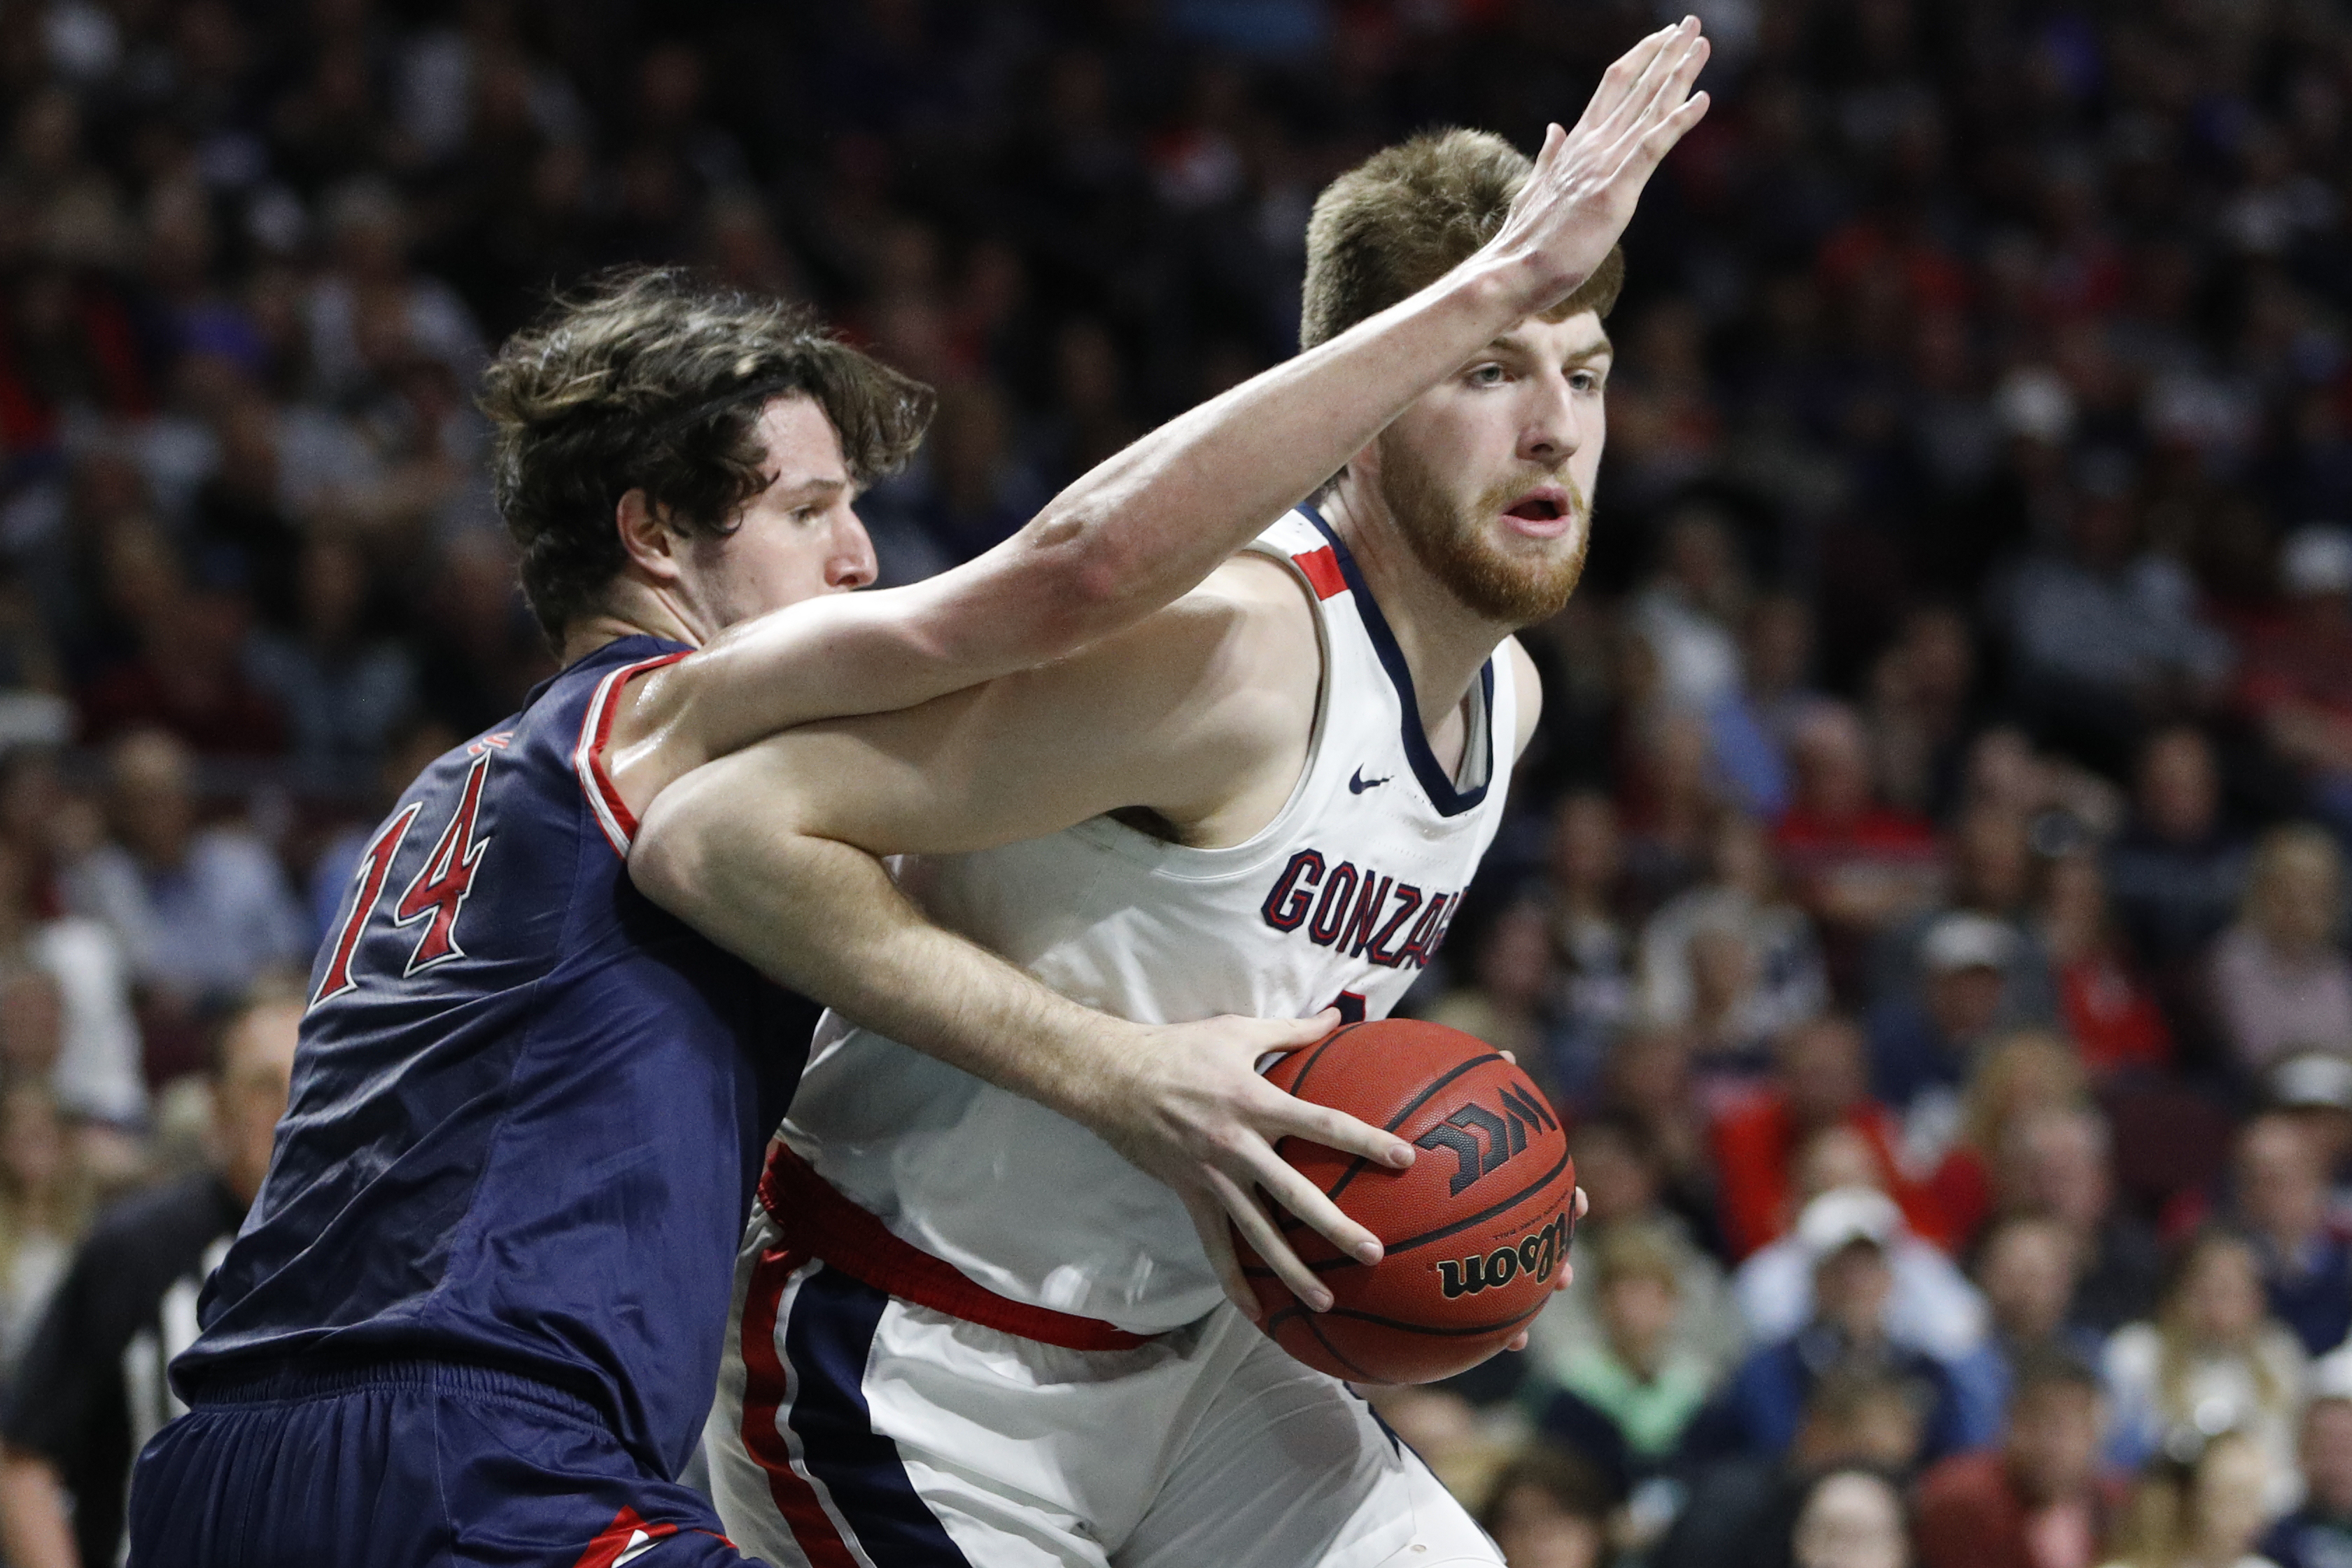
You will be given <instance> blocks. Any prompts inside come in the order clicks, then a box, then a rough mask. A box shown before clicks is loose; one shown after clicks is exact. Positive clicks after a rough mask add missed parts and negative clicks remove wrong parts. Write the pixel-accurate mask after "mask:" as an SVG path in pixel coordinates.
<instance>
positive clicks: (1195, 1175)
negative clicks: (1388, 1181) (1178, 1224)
mask: <svg viewBox="0 0 2352 1568" xmlns="http://www.w3.org/2000/svg"><path fill="white" fill-rule="evenodd" d="M1338 1027H1339V1014H1338V1013H1337V1012H1336V1011H1329V1010H1327V1011H1325V1012H1323V1013H1321V1014H1319V1015H1318V1016H1317V1017H1315V1018H1311V1019H1297V1020H1290V1019H1276V1020H1268V1019H1246V1018H1216V1019H1203V1020H1202V1021H1201V1022H1199V1023H1184V1024H1157V1025H1138V1026H1135V1034H1136V1037H1137V1038H1136V1039H1135V1040H1133V1041H1132V1042H1131V1044H1130V1046H1129V1049H1126V1050H1122V1051H1120V1052H1119V1053H1118V1055H1117V1056H1115V1057H1107V1058H1105V1059H1104V1061H1103V1064H1102V1067H1101V1068H1100V1070H1099V1071H1098V1072H1097V1075H1096V1077H1095V1079H1094V1081H1093V1082H1091V1083H1090V1084H1088V1085H1087V1086H1086V1087H1085V1089H1084V1090H1083V1091H1082V1092H1081V1094H1080V1099H1081V1102H1082V1103H1078V1104H1076V1105H1074V1106H1071V1107H1069V1108H1068V1109H1069V1112H1070V1113H1071V1114H1072V1115H1073V1116H1074V1117H1075V1118H1076V1120H1077V1121H1079V1122H1081V1123H1083V1124H1085V1125H1086V1126H1087V1127H1088V1128H1089V1129H1091V1130H1092V1131H1093V1132H1094V1133H1095V1134H1096V1135H1097V1136H1098V1137H1100V1138H1101V1139H1102V1140H1103V1141H1104V1142H1106V1143H1108V1145H1110V1146H1111V1147H1112V1148H1114V1149H1117V1150H1118V1152H1119V1153H1120V1154H1121V1155H1125V1156H1126V1157H1127V1158H1128V1159H1129V1160H1130V1161H1132V1162H1133V1163H1134V1164H1135V1165H1137V1166H1139V1167H1141V1168H1142V1169H1143V1171H1144V1172H1145V1173H1146V1174H1148V1175H1150V1176H1154V1177H1156V1178H1157V1179H1159V1180H1160V1181H1161V1182H1164V1183H1166V1184H1167V1185H1168V1186H1171V1187H1173V1188H1174V1189H1175V1191H1176V1196H1177V1197H1181V1198H1182V1199H1183V1200H1184V1208H1185V1211H1186V1212H1187V1213H1189V1214H1190V1215H1191V1216H1192V1226H1193V1228H1194V1229H1196V1230H1198V1231H1199V1232H1200V1234H1201V1245H1202V1249H1205V1250H1206V1251H1207V1253H1208V1254H1209V1261H1210V1262H1211V1263H1212V1264H1213V1265H1214V1266H1215V1268H1216V1270H1217V1278H1218V1280H1219V1281H1220V1282H1222V1283H1223V1286H1224V1288H1225V1295H1226V1297H1227V1298H1228V1299H1229V1300H1231V1301H1233V1303H1234V1306H1236V1307H1238V1308H1240V1309H1241V1310H1242V1311H1243V1312H1244V1313H1246V1314H1247V1315H1248V1316H1249V1318H1250V1320H1251V1321H1252V1322H1257V1321H1259V1320H1261V1319H1262V1318H1263V1317H1264V1316H1265V1313H1264V1312H1263V1311H1262V1310H1261V1309H1260V1308H1259V1306H1258V1304H1257V1297H1256V1294H1255V1292H1254V1291H1251V1289H1250V1287H1249V1283H1248V1281H1245V1280H1244V1279H1243V1278H1242V1270H1241V1264H1240V1262H1239V1261H1238V1260H1236V1258H1235V1257H1234V1246H1233V1239H1232V1231H1231V1230H1230V1229H1229V1228H1228V1224H1229V1223H1230V1225H1231V1226H1232V1227H1233V1228H1237V1229H1239V1230H1240V1231H1241V1233H1242V1235H1243V1236H1244V1237H1246V1238H1247V1239H1248V1240H1249V1244H1250V1245H1251V1246H1252V1247H1254V1248H1255V1249H1257V1254H1258V1256H1259V1257H1261V1258H1263V1259H1265V1261H1266V1264H1267V1265H1268V1266H1269V1267H1270V1268H1272V1269H1273V1270H1275V1272H1276V1273H1277V1274H1279V1275H1280V1276H1281V1277H1282V1281H1283V1283H1284V1284H1286V1285H1287V1286H1289V1287H1290V1291H1291V1293H1292V1294H1293V1295H1296V1296H1297V1298H1298V1299H1299V1300H1300V1301H1304V1302H1306V1303H1307V1306H1309V1307H1311V1308H1313V1309H1314V1310H1315V1311H1317V1312H1321V1311H1323V1310H1324V1309H1325V1308H1327V1307H1328V1306H1329V1305H1330V1304H1331V1293H1330V1291H1328V1290H1326V1289H1325V1288H1324V1287H1323V1284H1322V1281H1319V1280H1318V1279H1317V1278H1316V1277H1315V1275H1314V1274H1313V1273H1312V1272H1311V1271H1310V1270H1308V1269H1307V1266H1306V1265H1305V1264H1304V1263H1301V1262H1300V1261H1299V1260H1298V1255H1297V1253H1296V1252H1293V1251H1292V1250H1291V1249H1290V1247H1289V1244H1288V1243H1287V1242H1286V1241H1284V1240H1283V1239H1282V1233H1281V1232H1280V1231H1279V1230H1277V1229H1276V1228H1275V1224H1274V1221H1273V1219H1272V1218H1270V1217H1269V1216H1268V1215H1267V1214H1266V1211H1265V1208H1264V1207H1261V1206H1260V1205H1259V1203H1258V1201H1257V1198H1256V1197H1255V1194H1256V1193H1257V1192H1258V1191H1260V1190H1263V1191H1264V1192H1265V1195H1266V1196H1267V1197H1271V1198H1272V1199H1273V1200H1274V1201H1275V1202H1276V1203H1278V1204H1280V1205H1281V1206H1282V1207H1284V1208H1286V1209H1288V1210H1289V1211H1290V1212H1291V1213H1292V1214H1294V1215H1297V1217H1298V1218H1299V1219H1300V1220H1302V1221H1304V1222H1305V1223H1306V1225H1307V1227H1308V1228H1310V1229H1312V1230H1314V1231H1315V1232H1317V1233H1318V1235H1320V1236H1322V1237H1323V1239H1325V1240H1327V1241H1328V1242H1330V1243H1331V1245H1332V1246H1334V1247H1337V1248H1338V1249H1339V1250H1340V1251H1342V1252H1345V1253H1347V1254H1349V1256H1351V1257H1355V1258H1358V1259H1360V1260H1363V1261H1364V1262H1367V1263H1376V1262H1378V1261H1379V1260H1380V1257H1381V1244H1380V1241H1379V1239H1378V1238H1376V1237H1374V1236H1373V1235H1372V1233H1371V1232H1370V1231H1369V1230H1367V1229H1365V1228H1363V1227H1362V1226H1360V1225H1359V1224H1357V1223H1356V1222H1355V1221H1354V1220H1352V1219H1350V1218H1348V1217H1347V1216H1346V1215H1345V1214H1342V1213H1341V1212H1340V1211H1339V1206H1338V1205H1337V1204H1335V1203H1333V1202H1332V1201H1331V1200H1330V1199H1329V1198H1328V1197H1324V1196H1323V1194H1322V1192H1321V1191H1320V1190H1318V1188H1317V1187H1316V1186H1315V1184H1314V1183H1313V1182H1310V1181H1308V1180H1307V1178H1306V1177H1305V1176H1300V1175H1299V1174H1298V1173H1297V1171H1296V1170H1294V1169H1292V1168H1291V1166H1290V1165H1289V1163H1288V1162H1287V1161H1286V1160H1284V1159H1283V1157H1282V1156H1281V1155H1277V1154H1276V1153H1275V1150H1274V1145H1276V1143H1277V1142H1279V1141H1280V1140H1282V1139H1284V1138H1306V1139H1308V1140H1309V1141H1311V1142H1314V1143H1318V1144H1325V1145H1329V1146H1330V1147H1332V1148H1335V1149H1338V1150H1339V1152H1340V1153H1342V1154H1349V1155H1361V1156H1363V1157H1364V1158H1365V1159H1368V1160H1370V1161H1373V1162H1374V1163H1376V1164H1378V1165H1381V1166H1387V1167H1389V1168H1390V1169H1391V1170H1402V1169H1403V1168H1404V1167H1405V1166H1409V1165H1411V1164H1412V1157H1413V1151H1412V1145H1410V1144H1408V1143H1406V1142H1405V1141H1404V1140H1403V1139H1402V1138H1400V1137H1397V1136H1395V1135H1394V1134H1390V1133H1385V1132H1382V1131H1381V1129H1380V1128H1378V1127H1373V1126H1368V1125H1367V1124H1364V1123H1362V1122H1359V1121H1357V1120H1356V1119H1355V1118H1354V1117H1353V1116H1349V1115H1347V1114H1344V1113H1341V1112H1338V1111H1334V1110H1331V1109H1330V1108H1329V1107H1328V1106H1323V1105H1318V1104H1315V1103H1312V1102H1310V1101H1306V1100H1301V1099H1298V1098H1297V1097H1296V1096H1295V1095H1291V1094H1286V1093H1285V1092H1283V1091H1281V1090H1279V1089H1277V1088H1276V1087H1275V1086H1274V1085H1273V1084H1271V1083H1268V1082H1266V1081H1265V1079H1264V1078H1262V1077H1260V1076H1259V1075H1258V1071H1257V1063H1258V1061H1259V1060H1260V1059H1261V1058H1263V1057H1265V1055H1266V1054H1267V1053H1269V1052H1275V1051H1297V1050H1299V1049H1301V1048H1303V1047H1306V1046H1309V1045H1312V1044H1314V1043H1315V1042H1316V1041H1317V1040H1321V1039H1322V1038H1323V1037H1324V1036H1325V1035H1328V1034H1329V1033H1330V1032H1331V1031H1332V1030H1334V1029H1336V1028H1338Z"/></svg>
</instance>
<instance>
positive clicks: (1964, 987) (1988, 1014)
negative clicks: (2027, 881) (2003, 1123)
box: [1870, 910, 2019, 1164]
mask: <svg viewBox="0 0 2352 1568" xmlns="http://www.w3.org/2000/svg"><path fill="white" fill-rule="evenodd" d="M2018 946H2019V938H2018V935H2017V932H2016V930H2015V929H2014V928H2013V927H2012V926H2011V925H2009V924H2008V923H2007V922H2005V921H2000V920H1996V919H1994V918H1992V917H1991V916H1990V915H1978V914H1975V913H1972V912H1969V911H1965V910H1956V911H1954V912H1953V913H1951V914H1949V915H1943V916H1941V917H1940V918H1938V919H1937V921H1936V923H1935V924H1934V925H1931V926H1929V927H1928V928H1927V932H1926V934H1925V935H1924V936H1921V937H1920V939H1919V967H1920V968H1921V969H1922V970H1923V971H1924V974H1925V984H1924V986H1923V987H1922V992H1921V996H1920V998H1919V999H1918V1000H1916V1001H1911V1000H1906V999H1904V998H1894V999H1890V1000H1889V1001H1887V1002H1885V1003H1883V1004H1881V1005H1880V1007H1879V1008H1877V1009H1875V1010H1874V1012H1873V1013H1872V1014H1871V1017H1870V1087H1871V1092H1872V1093H1873V1094H1874V1096H1875V1097H1876V1098H1877V1100H1878V1102H1879V1103H1881V1104H1883V1105H1885V1106H1886V1107H1887V1108H1888V1109H1889V1110H1891V1111H1894V1112H1895V1113H1897V1114H1898V1115H1900V1116H1902V1117H1903V1119H1904V1123H1905V1136H1906V1145H1908V1146H1909V1147H1910V1148H1911V1149H1913V1150H1915V1151H1916V1155H1915V1159H1916V1161H1918V1162H1919V1163H1920V1164H1927V1163H1930V1162H1933V1161H1937V1160H1940V1159H1941V1158H1942V1157H1943V1153H1944V1149H1945V1148H1946V1147H1947V1146H1948V1145H1949V1144H1950V1142H1951V1138H1952V1135H1953V1132H1954V1131H1955V1130H1957V1126H1958V1121H1959V1099H1960V1087H1961V1085H1962V1084H1963V1083H1965V1082H1967V1080H1968V1076H1969V1070H1970V1068H1971V1067H1972V1066H1974V1064H1975V1061H1976V1056H1977V1052H1978V1051H1979V1050H1980V1049H1981V1048H1982V1047H1983V1045H1984V1043H1985V1041H1986V1040H1989V1039H1990V1037H1991V1034H1992V1031H1993V1027H1994V1026H1995V1025H1996V1024H1997V1023H1999V1022H2000V1021H2001V992H2002V989H2003V988H2004V987H2005V986H2006V985H2007V983H2008V981H2007V972H2008V970H2009V968H2010V967H2011V964H2012V963H2013V962H2014V961H2015V960H2016V957H2017V952H2018ZM1938 1129H1939V1130H1940V1131H1938Z"/></svg>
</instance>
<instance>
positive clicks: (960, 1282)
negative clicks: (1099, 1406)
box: [760, 1144, 1151, 1351]
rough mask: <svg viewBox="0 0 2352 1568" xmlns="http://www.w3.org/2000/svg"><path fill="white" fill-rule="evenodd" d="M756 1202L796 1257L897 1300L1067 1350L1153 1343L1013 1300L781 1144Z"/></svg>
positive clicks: (771, 1149)
mask: <svg viewBox="0 0 2352 1568" xmlns="http://www.w3.org/2000/svg"><path fill="white" fill-rule="evenodd" d="M760 1204H761V1207H763V1208H765V1209H766V1210H767V1211H768V1215H769V1218H772V1219H773V1220H774V1221H775V1222H776V1229H777V1231H778V1233H779V1234H780V1235H781V1236H782V1239H783V1240H784V1243H785V1245H786V1246H788V1247H790V1248H792V1249H794V1250H795V1251H796V1252H797V1253H798V1254H799V1255H800V1256H801V1257H803V1258H816V1259H821V1260H823V1261H824V1264H825V1266H826V1267H827V1268H830V1269H838V1270H841V1271H842V1272H843V1273H845V1274H846V1275H848V1276H849V1277H850V1278H851V1279H853V1280H856V1281H860V1282H861V1283H864V1284H867V1285H871V1286H873V1287H874V1288H875V1289H876V1290H877V1291H882V1292H884V1293H885V1294H887V1295H892V1296H896V1297H898V1299H899V1300H900V1301H912V1302H914V1303H915V1305H917V1306H919V1307H929V1308H930V1309H931V1310H932V1311H933V1312H945V1313H946V1314H947V1315H948V1316H950V1317H951V1318H961V1320H962V1321H964V1322H968V1323H978V1324H979V1325H980V1326H981V1327H982V1328H989V1329H994V1330H996V1331H997V1332H998V1333H1009V1334H1017V1335H1019V1336H1020V1337H1021V1338H1023V1339H1031V1340H1035V1341H1036V1342H1037V1343H1040V1344H1051V1345H1059V1346H1060V1347H1061V1348H1062V1349H1064V1350H1087V1351H1111V1350H1134V1349H1136V1348H1138V1347H1139V1346H1141V1345H1147V1344H1150V1343H1151V1336H1150V1334H1139V1333H1129V1332H1128V1331H1127V1330H1125V1329H1123V1328H1119V1327H1118V1326H1117V1325H1116V1324H1112V1323H1107V1322H1099V1321H1097V1319H1094V1318H1082V1317H1079V1316H1077V1315H1076V1314H1075V1313H1071V1312H1055V1310H1054V1309H1053V1308H1051V1307H1040V1306H1034V1305H1032V1304H1031V1303H1029V1302H1027V1301H1013V1300H1011V1299H1009V1298H1007V1297H1004V1296H1000V1295H998V1294H997V1293H996V1292H995V1291H992V1290H990V1289H988V1288H987V1287H986V1286H984V1285H982V1284H980V1283H979V1282H978V1281H973V1280H970V1279H967V1278H965V1277H964V1276H963V1275H962V1274H961V1273H959V1272H958V1271H957V1270H956V1267H955V1265H954V1264H952V1263H950V1262H948V1261H947V1260H945V1259H943V1258H934V1257H932V1256H931V1255H930V1254H929V1253H928V1252H926V1251H924V1250H923V1249H921V1248H919V1247H917V1246H916V1245H914V1243H912V1242H910V1241H906V1240H902V1239H900V1238H898V1237H897V1236H894V1235H892V1234H891V1233H890V1229H889V1228H888V1227H887V1226H886V1225H884V1224H883V1223H882V1221H881V1220H879V1219H877V1218H875V1217H874V1216H873V1215H871V1214H869V1213H867V1212H866V1210H864V1209H862V1208H860V1207H857V1205H856V1204H855V1203H852V1202H851V1201H850V1200H849V1199H848V1198H847V1197H844V1196H843V1195H842V1194H841V1192H840V1191H839V1190H838V1189H837V1188H835V1186H833V1184H832V1183H830V1182H828V1181H826V1180H825V1179H824V1177H823V1176H819V1175H817V1174H816V1172H815V1171H814V1170H813V1169H812V1168H810V1166H809V1164H808V1162H807V1161H805V1160H803V1159H802V1158H801V1157H800V1155H796V1154H794V1153H793V1151H792V1150H791V1149H790V1148H788V1147H786V1146H785V1145H782V1144H771V1145H769V1146H768V1166H767V1168H766V1169H765V1170H763V1171H761V1173H760Z"/></svg>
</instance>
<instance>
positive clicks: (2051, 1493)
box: [1918, 1348, 2123, 1568]
mask: <svg viewBox="0 0 2352 1568" xmlns="http://www.w3.org/2000/svg"><path fill="white" fill-rule="evenodd" d="M2102 1399H2103V1396H2102V1393H2101V1390H2100V1387H2099V1375H2098V1373H2097V1372H2096V1371H2095V1370H2094V1368H2093V1367H2092V1366H2091V1364H2089V1363H2087V1362H2084V1361H2083V1360H2081V1359H2079V1358H2077V1357H2075V1356H2073V1355H2070V1354H2066V1353H2064V1352H2063V1351H2060V1350H2056V1349H2053V1348H2042V1349H2037V1350H2036V1351H2034V1352H2032V1354H2028V1355H2027V1356H2025V1357H2023V1358H2022V1359H2021V1360H2020V1361H2019V1362H2018V1364H2017V1367H2016V1372H2015V1375H2014V1377H2013V1379H2012V1382H2011V1393H2010V1396H2009V1430H2008V1434H2007V1436H2006V1437H2004V1438H2003V1439H2002V1442H2001V1445H2000V1447H1999V1448H1983V1449H1979V1450H1978V1451H1977V1452H1974V1453H1969V1454H1955V1455H1954V1456H1952V1457H1951V1458H1948V1459H1946V1460H1944V1461H1943V1462H1942V1463H1941V1464H1938V1465H1937V1466H1936V1467H1935V1468H1934V1469H1930V1470H1929V1471H1928V1472H1927V1474H1926V1475H1925V1476H1922V1477H1921V1478H1920V1480H1919V1498H1918V1542H1919V1563H1920V1568H2095V1565H2096V1564H2098V1563H2102V1562H2105V1557H2104V1555H2103V1552H2104V1551H2105V1543H2106V1542H2107V1540H2108V1539H2109V1536H2110V1534H2111V1531H2112V1530H2113V1528H2114V1524H2115V1521H2116V1515H2117V1513H2118V1512H2119V1511H2120V1508H2121V1504H2122V1502H2123V1488H2122V1487H2121V1485H2119V1484H2117V1483H2116V1482H2115V1481H2114V1480H2113V1479H2110V1478H2109V1477H2107V1476H2105V1475H2103V1474H2102V1473H2101V1464H2100V1438H2101V1434H2100V1430H2099V1427H2100V1420H2101V1416H2102V1415H2103V1414H2104V1412H2103V1411H2102V1409H2101V1404H2102Z"/></svg>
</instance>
